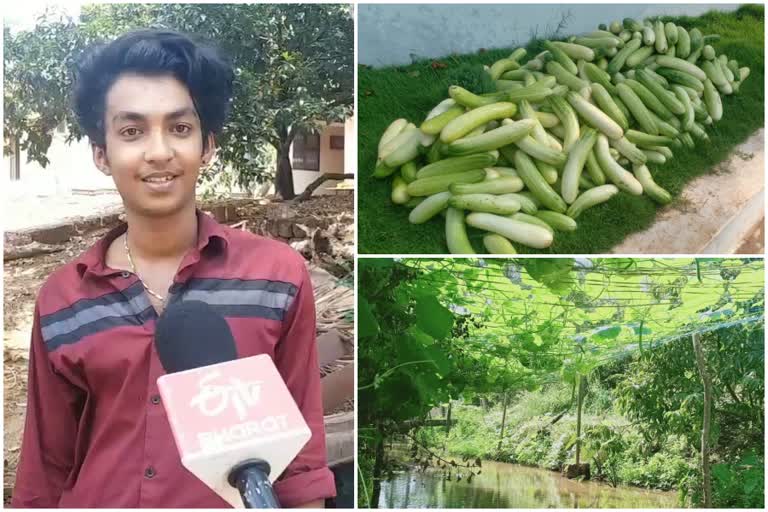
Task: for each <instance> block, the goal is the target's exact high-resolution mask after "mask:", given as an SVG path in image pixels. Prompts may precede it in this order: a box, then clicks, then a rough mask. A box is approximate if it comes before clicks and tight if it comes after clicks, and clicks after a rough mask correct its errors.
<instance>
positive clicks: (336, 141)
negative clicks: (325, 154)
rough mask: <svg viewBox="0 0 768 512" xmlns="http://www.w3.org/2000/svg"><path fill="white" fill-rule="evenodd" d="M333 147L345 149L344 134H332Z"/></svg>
mask: <svg viewBox="0 0 768 512" xmlns="http://www.w3.org/2000/svg"><path fill="white" fill-rule="evenodd" d="M331 149H344V136H343V135H331Z"/></svg>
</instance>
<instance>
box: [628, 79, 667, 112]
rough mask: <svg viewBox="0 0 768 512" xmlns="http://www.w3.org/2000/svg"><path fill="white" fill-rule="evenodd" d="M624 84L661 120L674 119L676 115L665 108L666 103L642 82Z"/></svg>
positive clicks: (630, 81)
mask: <svg viewBox="0 0 768 512" xmlns="http://www.w3.org/2000/svg"><path fill="white" fill-rule="evenodd" d="M624 84H625V85H627V86H628V87H629V88H630V89H632V90H633V91H634V93H635V94H636V95H637V97H638V98H640V100H641V101H642V102H643V104H644V105H645V106H646V107H648V110H650V111H651V112H653V113H654V114H656V115H657V116H659V117H660V118H662V119H670V118H672V117H674V114H673V113H672V112H671V111H670V110H669V109H668V108H667V107H665V106H664V103H662V102H661V101H660V100H659V98H657V97H656V96H655V95H654V94H653V93H652V92H651V91H650V90H649V89H648V88H647V87H645V86H644V85H643V84H641V83H640V82H638V81H636V80H627V81H626V82H624Z"/></svg>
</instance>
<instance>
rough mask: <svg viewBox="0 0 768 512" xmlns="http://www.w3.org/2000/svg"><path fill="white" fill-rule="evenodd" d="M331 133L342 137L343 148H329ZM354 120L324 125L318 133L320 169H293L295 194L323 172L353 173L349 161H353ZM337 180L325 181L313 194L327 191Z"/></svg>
mask: <svg viewBox="0 0 768 512" xmlns="http://www.w3.org/2000/svg"><path fill="white" fill-rule="evenodd" d="M331 135H334V136H338V135H342V136H343V137H344V150H340V149H331ZM354 141H355V138H354V121H353V120H352V119H347V120H346V121H345V123H344V124H341V123H332V124H330V125H328V126H327V127H325V129H324V130H323V131H322V132H321V133H320V169H319V170H318V171H304V170H301V169H294V170H293V190H294V192H295V193H296V194H301V193H302V192H303V191H304V189H305V188H307V185H309V184H310V183H312V182H313V181H315V180H316V179H317V178H318V177H320V175H321V174H325V173H338V174H344V173H353V174H354V172H355V167H356V166H353V165H352V164H351V162H355V148H354ZM291 157H293V148H291ZM336 183H338V182H337V181H330V180H329V181H326V182H325V183H323V184H322V185H320V188H318V189H317V190H316V191H315V192H314V194H323V193H328V189H329V188H333V187H334V186H336Z"/></svg>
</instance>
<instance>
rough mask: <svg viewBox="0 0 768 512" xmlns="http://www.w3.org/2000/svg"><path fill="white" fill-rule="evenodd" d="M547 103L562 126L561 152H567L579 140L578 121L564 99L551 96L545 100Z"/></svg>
mask: <svg viewBox="0 0 768 512" xmlns="http://www.w3.org/2000/svg"><path fill="white" fill-rule="evenodd" d="M547 103H548V104H549V105H550V106H551V107H552V110H553V111H554V113H555V116H557V118H558V119H559V120H560V123H561V124H562V126H563V129H564V136H563V151H566V152H568V151H570V150H571V147H573V145H574V144H575V143H576V141H577V140H578V139H579V119H578V118H577V117H576V112H574V110H573V107H571V105H570V104H569V103H568V102H567V101H566V100H565V99H564V98H561V97H560V96H552V97H549V98H547Z"/></svg>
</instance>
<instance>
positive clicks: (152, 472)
mask: <svg viewBox="0 0 768 512" xmlns="http://www.w3.org/2000/svg"><path fill="white" fill-rule="evenodd" d="M144 476H145V477H146V478H154V477H155V468H153V467H152V466H149V467H148V468H147V469H145V470H144Z"/></svg>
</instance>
